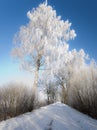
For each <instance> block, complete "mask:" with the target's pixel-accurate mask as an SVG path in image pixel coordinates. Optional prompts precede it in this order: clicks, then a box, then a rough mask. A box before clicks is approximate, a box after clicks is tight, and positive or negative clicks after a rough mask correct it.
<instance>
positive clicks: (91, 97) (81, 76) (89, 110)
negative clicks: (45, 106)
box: [68, 68, 97, 119]
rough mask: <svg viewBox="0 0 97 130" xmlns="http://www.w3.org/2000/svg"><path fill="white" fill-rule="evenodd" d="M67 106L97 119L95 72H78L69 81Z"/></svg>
mask: <svg viewBox="0 0 97 130" xmlns="http://www.w3.org/2000/svg"><path fill="white" fill-rule="evenodd" d="M68 95H69V101H68V104H69V105H71V106H72V107H74V108H76V109H77V110H79V111H81V112H83V113H85V114H87V115H89V116H91V117H93V118H96V119H97V70H96V69H95V68H89V69H88V70H87V71H86V70H83V71H79V72H78V73H75V75H74V76H73V77H72V79H71V83H70V86H69V94H68Z"/></svg>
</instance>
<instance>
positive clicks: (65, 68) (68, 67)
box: [53, 46, 88, 103]
mask: <svg viewBox="0 0 97 130" xmlns="http://www.w3.org/2000/svg"><path fill="white" fill-rule="evenodd" d="M66 48H67V49H66ZM62 49H63V50H64V51H62ZM62 49H61V54H60V55H59V56H60V57H59V59H58V60H57V61H56V65H55V66H54V67H53V76H54V77H55V79H56V81H57V84H59V85H60V86H61V88H62V93H61V95H62V99H61V100H62V102H63V103H66V102H67V94H68V89H69V81H70V78H71V77H72V76H73V73H74V72H75V71H76V70H79V69H80V68H82V67H84V66H85V65H86V59H87V58H88V56H87V54H85V52H84V50H83V49H81V50H80V51H77V50H76V49H73V50H72V51H69V46H67V47H66V46H65V49H64V48H62Z"/></svg>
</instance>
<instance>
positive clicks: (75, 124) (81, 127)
mask: <svg viewBox="0 0 97 130" xmlns="http://www.w3.org/2000/svg"><path fill="white" fill-rule="evenodd" d="M0 130H97V120H94V119H92V118H89V117H88V116H86V115H84V114H81V113H80V112H78V111H76V110H74V109H72V108H70V107H68V106H67V105H64V104H61V103H55V104H53V105H49V106H46V107H42V108H40V109H38V110H35V111H33V112H31V113H27V114H24V115H21V116H19V117H16V118H12V119H10V120H7V121H2V122H1V123H0Z"/></svg>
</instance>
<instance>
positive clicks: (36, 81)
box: [33, 66, 39, 101]
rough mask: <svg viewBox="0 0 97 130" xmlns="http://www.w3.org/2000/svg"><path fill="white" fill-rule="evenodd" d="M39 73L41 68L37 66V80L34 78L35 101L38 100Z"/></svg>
mask: <svg viewBox="0 0 97 130" xmlns="http://www.w3.org/2000/svg"><path fill="white" fill-rule="evenodd" d="M38 72H39V67H38V66H36V70H35V78H34V84H33V95H34V97H35V100H36V101H37V100H38V89H37V88H38Z"/></svg>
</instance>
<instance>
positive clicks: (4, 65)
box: [0, 0, 97, 83]
mask: <svg viewBox="0 0 97 130" xmlns="http://www.w3.org/2000/svg"><path fill="white" fill-rule="evenodd" d="M42 2H44V0H0V83H4V82H8V81H10V80H14V79H17V80H18V79H25V80H28V79H31V78H30V77H31V75H30V74H29V73H27V72H24V71H20V70H19V65H18V63H15V62H14V61H13V60H12V58H11V56H10V51H11V49H12V46H13V37H14V34H15V33H16V32H17V31H18V30H19V27H20V26H21V25H25V24H26V23H27V22H28V21H29V20H28V18H27V16H26V13H27V11H29V10H31V9H32V8H33V7H37V6H38V5H39V4H40V3H42ZM48 3H49V4H50V5H51V6H53V8H54V9H55V10H56V11H57V14H58V15H61V16H62V19H64V20H67V19H68V20H69V21H70V22H71V23H72V28H73V29H75V31H76V33H77V38H76V39H75V40H74V41H70V42H69V44H70V48H71V49H72V48H76V49H77V50H79V49H81V48H83V49H84V50H85V52H86V53H88V54H89V55H90V57H91V58H94V59H96V60H97V53H96V52H97V0H63V1H60V0H48Z"/></svg>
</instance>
